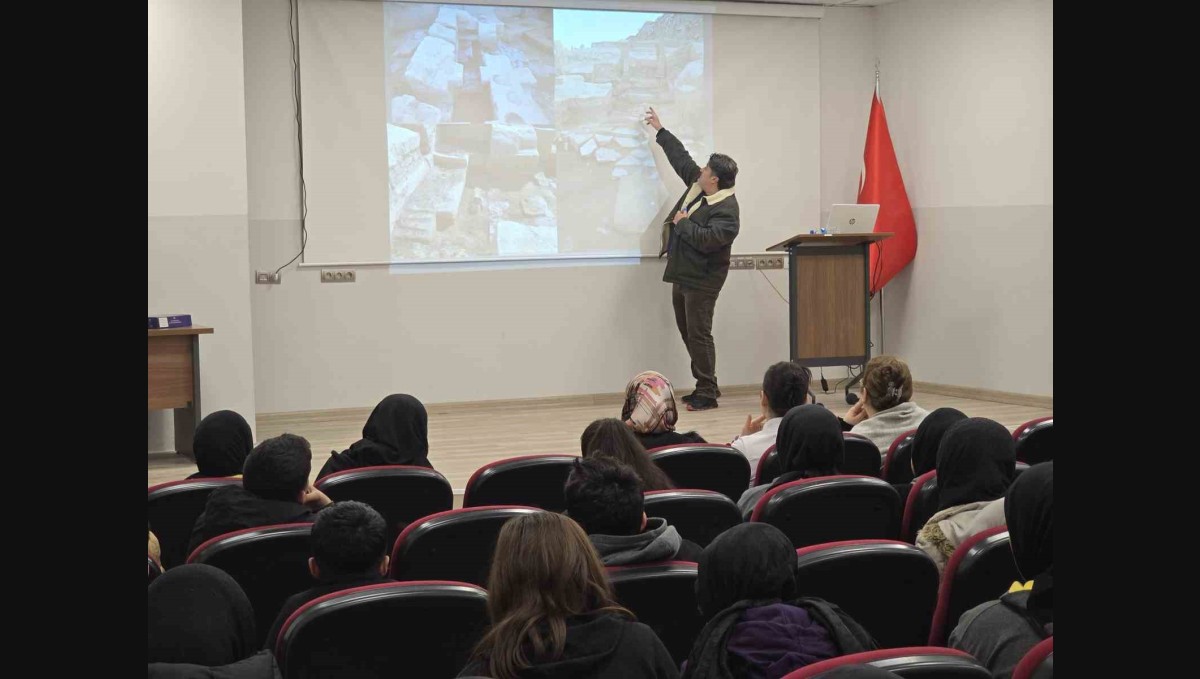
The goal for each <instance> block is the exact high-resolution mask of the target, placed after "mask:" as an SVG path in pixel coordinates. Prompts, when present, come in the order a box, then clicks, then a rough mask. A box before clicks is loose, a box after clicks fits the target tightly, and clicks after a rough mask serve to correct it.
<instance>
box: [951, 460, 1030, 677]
mask: <svg viewBox="0 0 1200 679" xmlns="http://www.w3.org/2000/svg"><path fill="white" fill-rule="evenodd" d="M1004 515H1005V517H1006V518H1007V522H1008V535H1009V538H1010V540H1011V544H1012V551H1013V558H1014V559H1015V560H1016V562H1017V570H1018V571H1019V572H1020V574H1021V577H1023V578H1026V582H1025V583H1024V584H1021V583H1013V586H1012V588H1011V589H1010V590H1009V593H1008V594H1005V595H1004V596H1002V597H1000V598H999V599H998V600H996V601H989V602H987V603H985V604H981V605H979V606H976V607H975V608H972V609H971V610H969V611H967V612H966V613H963V615H962V618H960V619H959V621H958V626H957V627H955V628H954V631H953V632H951V633H950V643H949V646H950V647H951V648H957V649H960V650H963V651H966V652H967V653H970V654H971V655H973V656H975V658H976V659H978V660H979V661H980V662H981V663H983V664H984V665H985V666H986V667H987V668H988V669H989V670H991V672H992V676H993V677H1002V678H1006V677H1009V676H1011V675H1012V671H1013V669H1014V668H1016V666H1017V663H1019V662H1020V661H1021V658H1022V657H1024V656H1025V654H1026V653H1028V652H1029V649H1031V648H1033V647H1034V646H1036V645H1037V644H1038V643H1039V642H1040V641H1042V640H1043V639H1045V638H1046V637H1048V636H1051V635H1053V634H1054V463H1053V462H1045V463H1042V464H1039V465H1034V466H1033V467H1030V468H1029V470H1028V471H1026V472H1025V473H1024V474H1021V476H1020V477H1019V478H1017V480H1016V481H1014V482H1013V484H1012V488H1010V489H1009V490H1008V493H1007V494H1006V495H1005V498H1004Z"/></svg>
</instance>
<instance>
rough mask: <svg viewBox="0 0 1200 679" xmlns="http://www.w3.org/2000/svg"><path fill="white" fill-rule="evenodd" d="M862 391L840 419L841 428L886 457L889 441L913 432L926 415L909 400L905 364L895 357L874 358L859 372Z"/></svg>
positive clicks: (910, 385) (909, 380) (908, 374)
mask: <svg viewBox="0 0 1200 679" xmlns="http://www.w3.org/2000/svg"><path fill="white" fill-rule="evenodd" d="M862 384H863V386H862V391H861V392H860V398H859V400H858V403H855V404H854V407H852V408H850V411H849V412H847V413H846V417H845V418H843V420H842V428H843V429H845V430H847V431H849V432H850V433H852V434H859V435H862V436H865V437H867V438H869V439H871V441H873V442H874V443H875V446H876V447H877V448H879V452H880V454H881V455H886V454H887V451H888V448H890V447H891V445H892V441H895V440H896V437H898V436H900V435H901V434H903V433H904V432H906V431H910V430H913V429H916V428H917V427H918V426H920V424H921V421H922V420H924V419H925V415H926V414H927V413H926V412H925V410H924V409H923V408H921V406H919V405H917V404H916V403H913V402H912V401H910V400H909V399H911V398H912V395H913V381H912V373H911V372H909V370H908V364H907V363H905V362H904V361H901V360H900V359H898V358H896V357H895V356H876V357H875V358H872V359H871V360H870V361H867V367H866V368H864V369H863V382H862Z"/></svg>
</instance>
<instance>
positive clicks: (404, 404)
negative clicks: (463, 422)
mask: <svg viewBox="0 0 1200 679" xmlns="http://www.w3.org/2000/svg"><path fill="white" fill-rule="evenodd" d="M428 458H429V415H428V414H427V413H426V412H425V406H424V405H422V404H421V402H420V401H418V400H417V399H416V398H414V397H412V396H409V395H408V394H392V395H391V396H388V397H387V398H385V399H383V400H382V401H380V402H379V405H377V406H375V410H372V411H371V416H370V417H368V418H367V423H366V425H364V426H363V430H362V438H361V439H359V440H358V442H356V443H354V444H353V445H351V446H350V447H349V448H347V449H346V450H344V451H342V452H341V453H337V452H334V453H332V454H330V456H329V460H327V461H326V462H325V466H323V467H321V471H320V472H319V473H318V474H317V478H318V479H319V478H322V477H325V476H328V475H330V474H332V473H334V472H340V471H344V470H347V469H357V468H359V467H376V466H384V465H415V466H418V467H429V468H430V469H432V468H433V465H432V464H430V463H429V459H428Z"/></svg>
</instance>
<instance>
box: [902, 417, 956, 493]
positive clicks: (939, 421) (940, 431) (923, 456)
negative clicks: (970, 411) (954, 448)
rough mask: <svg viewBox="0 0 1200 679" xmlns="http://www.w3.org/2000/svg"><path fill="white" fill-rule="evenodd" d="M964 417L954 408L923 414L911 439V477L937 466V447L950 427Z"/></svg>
mask: <svg viewBox="0 0 1200 679" xmlns="http://www.w3.org/2000/svg"><path fill="white" fill-rule="evenodd" d="M965 419H967V416H966V415H965V414H963V412H962V411H961V410H955V409H954V408H938V409H937V410H935V411H933V412H932V413H929V414H928V415H926V416H925V419H924V420H922V421H921V426H919V427H917V433H916V434H914V435H913V440H912V448H911V450H912V457H910V458H909V464H911V465H912V473H913V478H916V477H918V476H920V475H921V474H924V473H926V472H931V471H933V470H934V469H936V468H937V454H938V447H939V446H941V445H942V439H943V438H945V436H946V432H948V431H950V427H953V426H954V425H956V424H958V423H959V422H962V421H963V420H965Z"/></svg>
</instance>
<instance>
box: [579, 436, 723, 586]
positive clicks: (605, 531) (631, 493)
mask: <svg viewBox="0 0 1200 679" xmlns="http://www.w3.org/2000/svg"><path fill="white" fill-rule="evenodd" d="M563 494H564V495H565V496H566V500H567V512H566V514H567V516H569V517H571V518H572V519H574V520H575V522H576V523H578V524H579V525H580V526H581V527H582V528H583V530H585V531H587V534H588V538H589V539H590V540H591V541H592V546H594V547H595V548H596V551H597V552H599V554H600V560H601V561H603V562H604V565H605V566H627V565H630V564H638V563H646V562H649V561H669V560H679V561H695V560H696V559H698V558H699V557H700V546H699V545H697V544H696V543H694V542H690V541H688V540H684V539H683V538H681V537H680V536H679V531H677V530H675V527H674V526H669V525H667V520H666V519H662V518H647V517H646V512H645V503H644V500H645V498H644V496H643V495H642V482H641V479H639V478H638V477H637V474H636V473H634V471H633V470H632V469H630V468H629V467H627V466H625V465H623V464H621V463H620V462H617V461H616V460H610V459H606V458H595V457H594V458H591V459H588V460H577V461H576V462H575V468H574V469H572V470H571V475H570V476H569V477H567V483H566V485H565V486H564V488H563Z"/></svg>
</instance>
